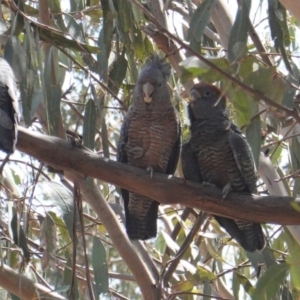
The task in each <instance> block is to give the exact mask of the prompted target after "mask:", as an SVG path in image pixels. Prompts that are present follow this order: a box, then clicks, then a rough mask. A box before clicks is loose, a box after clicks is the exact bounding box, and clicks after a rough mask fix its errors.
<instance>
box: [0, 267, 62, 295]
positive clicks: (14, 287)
mask: <svg viewBox="0 0 300 300" xmlns="http://www.w3.org/2000/svg"><path fill="white" fill-rule="evenodd" d="M0 283H1V287H3V288H4V289H6V290H7V291H8V292H10V293H12V294H14V295H16V296H18V297H19V298H20V299H24V300H27V299H28V300H31V299H44V300H46V299H47V300H51V299H53V300H54V299H66V298H65V297H63V296H61V295H59V294H58V293H56V292H52V291H51V290H49V289H48V288H47V287H45V286H43V285H41V284H39V283H36V282H33V281H32V280H30V279H29V278H27V277H25V276H23V275H20V274H18V273H17V272H16V271H14V270H13V269H11V268H10V267H8V266H7V265H3V266H1V268H0Z"/></svg>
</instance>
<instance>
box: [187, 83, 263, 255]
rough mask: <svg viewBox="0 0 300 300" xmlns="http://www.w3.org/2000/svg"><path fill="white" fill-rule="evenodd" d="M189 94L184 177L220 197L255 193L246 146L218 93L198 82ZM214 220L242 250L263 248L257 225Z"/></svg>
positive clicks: (251, 165)
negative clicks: (214, 189)
mask: <svg viewBox="0 0 300 300" xmlns="http://www.w3.org/2000/svg"><path fill="white" fill-rule="evenodd" d="M190 95H191V99H190V103H189V105H188V112H189V118H190V123H191V125H190V131H191V137H190V140H189V141H188V142H187V143H185V144H184V145H183V147H182V167H183V173H184V176H185V178H186V179H188V180H191V181H195V182H198V183H209V184H212V185H214V186H216V187H217V188H220V189H222V190H223V198H226V196H227V195H228V193H229V192H230V191H235V192H243V193H252V194H256V193H257V189H256V181H257V175H256V168H255V163H254V159H253V155H252V151H251V148H250V145H249V144H248V142H247V140H246V138H245V137H244V136H243V135H242V133H241V131H240V130H239V129H238V128H237V126H236V125H235V124H233V123H232V122H231V121H230V119H229V116H228V109H227V106H226V99H225V97H224V96H223V95H222V93H221V91H220V90H219V89H218V88H217V87H215V86H213V85H211V84H207V83H198V84H195V85H194V87H193V88H192V89H191V92H190ZM224 201H225V200H224ZM220 205H221V204H220ZM214 217H215V219H216V220H217V221H218V223H219V224H220V225H221V226H222V227H223V228H225V230H226V231H227V232H228V233H229V235H230V236H231V237H232V238H234V239H235V240H236V241H237V242H238V243H239V244H240V245H241V246H242V247H243V248H244V249H245V250H246V251H249V252H254V251H256V250H262V249H263V248H264V247H265V238H264V234H263V231H262V227H261V225H260V224H258V223H253V222H249V221H244V220H238V219H234V220H233V219H229V218H225V217H220V216H214Z"/></svg>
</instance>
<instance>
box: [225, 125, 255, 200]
mask: <svg viewBox="0 0 300 300" xmlns="http://www.w3.org/2000/svg"><path fill="white" fill-rule="evenodd" d="M231 129H232V128H231ZM229 143H230V147H231V149H232V152H233V155H234V159H235V162H236V164H237V166H238V168H239V170H240V172H241V174H242V177H243V179H244V182H245V184H246V186H247V187H248V189H249V192H250V193H253V194H255V193H256V180H257V177H256V168H255V162H254V158H253V155H252V151H251V149H250V146H249V144H248V142H247V140H246V138H245V137H243V135H242V134H241V133H239V132H238V131H235V130H231V131H230V135H229Z"/></svg>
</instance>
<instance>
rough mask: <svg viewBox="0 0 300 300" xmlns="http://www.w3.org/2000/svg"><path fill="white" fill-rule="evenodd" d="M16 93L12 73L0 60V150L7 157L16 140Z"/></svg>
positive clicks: (12, 150) (7, 65) (2, 60)
mask: <svg viewBox="0 0 300 300" xmlns="http://www.w3.org/2000/svg"><path fill="white" fill-rule="evenodd" d="M16 91H17V88H16V83H15V78H14V73H13V71H12V69H11V67H10V65H9V64H8V63H7V61H6V60H5V59H3V58H0V150H2V151H4V152H6V153H7V154H8V156H9V155H10V154H11V153H13V152H14V150H15V145H16V140H17V128H16V123H17V122H18V99H17V95H16ZM8 156H7V158H8Z"/></svg>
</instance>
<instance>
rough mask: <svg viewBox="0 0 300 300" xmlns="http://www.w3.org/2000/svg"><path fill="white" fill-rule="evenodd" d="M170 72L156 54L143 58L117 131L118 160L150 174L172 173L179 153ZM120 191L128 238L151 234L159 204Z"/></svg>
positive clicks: (178, 128) (154, 229) (178, 125)
mask: <svg viewBox="0 0 300 300" xmlns="http://www.w3.org/2000/svg"><path fill="white" fill-rule="evenodd" d="M170 72H171V67H170V64H169V63H167V62H166V61H165V59H163V58H160V57H159V56H158V55H156V54H153V55H151V56H150V57H149V58H148V59H147V61H146V63H145V64H144V66H143V67H142V70H141V72H140V73H139V75H138V79H137V83H136V86H135V89H134V92H133V97H132V104H131V107H130V108H129V110H128V113H127V115H126V117H125V119H124V123H123V125H122V128H121V132H120V140H119V143H118V155H117V159H118V161H120V162H123V163H127V164H129V165H131V166H135V167H138V168H142V169H146V170H148V171H149V172H150V173H151V176H152V173H153V172H159V173H166V174H173V173H174V172H175V170H176V166H177V161H178V157H179V152H180V146H181V131H180V121H179V116H178V113H177V111H176V109H175V108H174V106H173V104H172V102H171V91H170V88H169V86H168V83H167V81H168V79H169V77H170ZM149 179H150V178H149ZM121 192H122V197H123V200H124V208H125V219H126V231H127V234H128V236H129V238H131V239H140V240H146V239H149V238H152V237H155V236H156V231H157V224H156V223H157V217H158V205H159V203H158V202H156V201H153V200H152V199H150V198H147V197H145V196H142V195H139V194H136V193H131V192H128V191H127V190H124V189H122V190H121Z"/></svg>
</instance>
